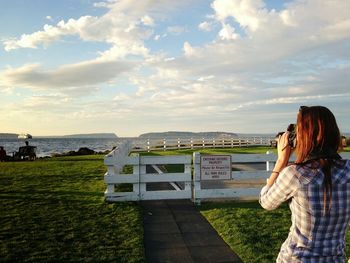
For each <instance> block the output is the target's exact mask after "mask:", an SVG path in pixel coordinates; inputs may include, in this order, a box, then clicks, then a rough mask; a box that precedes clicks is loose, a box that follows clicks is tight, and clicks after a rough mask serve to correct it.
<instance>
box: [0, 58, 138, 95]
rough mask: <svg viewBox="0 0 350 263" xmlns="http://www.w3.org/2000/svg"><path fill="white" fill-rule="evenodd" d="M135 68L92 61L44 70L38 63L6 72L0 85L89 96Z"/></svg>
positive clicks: (2, 75)
mask: <svg viewBox="0 0 350 263" xmlns="http://www.w3.org/2000/svg"><path fill="white" fill-rule="evenodd" d="M132 67H133V63H131V62H113V61H88V62H82V63H77V64H71V65H65V66H61V67H60V68H58V69H55V70H44V69H42V68H41V67H40V65H38V64H30V65H25V66H22V67H19V68H15V69H7V70H5V71H3V72H2V73H1V74H0V77H1V82H0V85H1V86H7V87H8V86H10V87H26V88H29V89H32V90H57V91H60V92H62V93H68V94H77V93H79V94H80V95H84V93H85V95H87V94H89V93H90V92H91V91H93V90H94V89H95V86H96V85H98V84H103V83H105V82H108V81H110V80H113V79H115V78H116V77H117V76H118V75H120V74H122V73H123V72H125V71H128V70H131V69H132Z"/></svg>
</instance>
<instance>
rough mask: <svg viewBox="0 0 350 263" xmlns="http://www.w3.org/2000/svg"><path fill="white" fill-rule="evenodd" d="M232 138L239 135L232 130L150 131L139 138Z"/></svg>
mask: <svg viewBox="0 0 350 263" xmlns="http://www.w3.org/2000/svg"><path fill="white" fill-rule="evenodd" d="M221 137H225V138H231V137H237V134H236V133H232V132H181V131H168V132H150V133H144V134H141V135H140V136H139V138H146V139H162V138H173V139H177V138H181V139H184V138H221Z"/></svg>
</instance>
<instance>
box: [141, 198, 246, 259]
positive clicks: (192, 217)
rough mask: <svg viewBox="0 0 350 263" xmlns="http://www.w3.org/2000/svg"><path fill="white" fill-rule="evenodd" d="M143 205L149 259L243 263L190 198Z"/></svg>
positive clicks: (146, 248) (147, 256)
mask: <svg viewBox="0 0 350 263" xmlns="http://www.w3.org/2000/svg"><path fill="white" fill-rule="evenodd" d="M141 206H142V209H143V224H144V231H145V233H144V242H145V251H146V259H147V262H149V263H156V262H171V263H175V262H181V263H187V262H194V263H197V262H198V263H206V262H208V263H209V262H210V263H216V262H222V263H223V262H232V263H234V262H237V263H238V262H242V261H241V260H240V258H239V257H238V256H237V255H236V254H235V253H234V252H233V251H232V250H231V249H230V247H229V246H228V245H227V244H226V243H225V242H224V241H223V240H222V239H221V237H220V236H219V235H218V233H217V232H216V231H215V230H214V229H213V227H212V226H211V225H210V224H209V223H208V221H207V220H206V219H205V218H204V217H203V216H202V215H201V214H200V213H199V211H198V210H197V209H196V208H195V206H194V205H193V203H192V202H191V201H190V200H160V201H142V202H141Z"/></svg>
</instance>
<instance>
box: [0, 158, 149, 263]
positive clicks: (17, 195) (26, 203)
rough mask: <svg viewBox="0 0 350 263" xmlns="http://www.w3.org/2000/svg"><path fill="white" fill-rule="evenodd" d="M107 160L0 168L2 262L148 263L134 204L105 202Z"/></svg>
mask: <svg viewBox="0 0 350 263" xmlns="http://www.w3.org/2000/svg"><path fill="white" fill-rule="evenodd" d="M105 170H106V167H105V166H104V164H103V156H98V155H93V156H80V157H60V158H50V159H45V160H36V161H34V162H7V163H0V211H1V213H0V261H1V262H47V261H61V262H67V261H70V262H101V261H103V262H145V255H144V248H143V227H142V219H141V212H140V208H139V206H138V205H137V204H136V203H128V202H121V203H113V204H109V203H106V202H105V201H104V198H103V193H104V191H105V188H106V186H105V184H104V182H103V175H104V173H105Z"/></svg>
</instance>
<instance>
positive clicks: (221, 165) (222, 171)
mask: <svg viewBox="0 0 350 263" xmlns="http://www.w3.org/2000/svg"><path fill="white" fill-rule="evenodd" d="M200 166H201V180H230V179H231V155H202V156H201V165H200Z"/></svg>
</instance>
